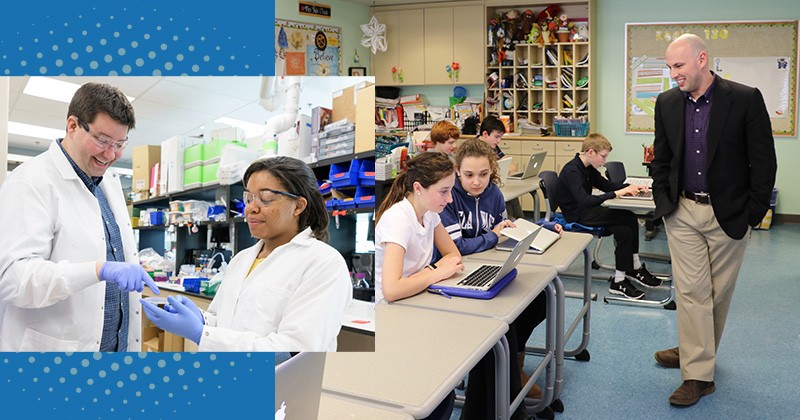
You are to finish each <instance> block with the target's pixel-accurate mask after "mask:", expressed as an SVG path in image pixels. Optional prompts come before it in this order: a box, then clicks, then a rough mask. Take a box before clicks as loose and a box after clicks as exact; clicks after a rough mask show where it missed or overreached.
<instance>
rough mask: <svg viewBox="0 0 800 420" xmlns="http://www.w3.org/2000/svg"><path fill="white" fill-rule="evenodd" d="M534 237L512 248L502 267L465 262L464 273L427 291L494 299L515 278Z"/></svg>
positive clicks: (528, 237) (524, 239)
mask: <svg viewBox="0 0 800 420" xmlns="http://www.w3.org/2000/svg"><path fill="white" fill-rule="evenodd" d="M534 236H535V235H534V234H530V235H528V236H527V237H525V238H523V239H522V240H521V241H520V242H519V244H517V246H516V247H514V250H513V251H511V254H509V256H508V258H507V259H506V261H505V263H503V265H502V266H499V265H492V264H481V263H475V262H465V263H464V271H463V272H462V273H461V274H458V275H456V276H453V277H451V278H449V279H446V280H442V281H440V282H439V283H436V284H432V285H430V286H428V290H429V291H431V292H434V293H437V292H438V293H443V294H446V295H453V296H462V297H470V298H475V299H491V298H493V297H495V296H496V295H497V294H498V293H499V292H500V290H502V289H503V287H505V286H506V285H507V284H508V283H509V282H511V280H513V279H514V277H516V275H517V270H516V269H515V268H516V267H517V264H518V263H519V260H520V259H522V256H523V255H525V250H527V249H528V248H529V247H530V246H531V243H532V242H533V238H534Z"/></svg>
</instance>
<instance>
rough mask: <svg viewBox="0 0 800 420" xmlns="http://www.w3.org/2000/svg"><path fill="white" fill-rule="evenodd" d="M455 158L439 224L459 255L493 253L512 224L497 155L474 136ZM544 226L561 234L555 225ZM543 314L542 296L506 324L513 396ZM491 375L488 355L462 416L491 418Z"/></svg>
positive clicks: (473, 377) (535, 392)
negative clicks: (454, 175) (452, 179)
mask: <svg viewBox="0 0 800 420" xmlns="http://www.w3.org/2000/svg"><path fill="white" fill-rule="evenodd" d="M455 159H456V173H457V175H458V177H457V178H456V183H455V186H454V188H453V201H452V202H451V203H449V204H448V205H447V207H445V209H444V211H442V214H441V219H442V224H443V225H444V228H445V230H446V231H447V233H448V234H449V235H450V237H451V238H452V239H453V241H454V242H455V244H456V246H457V247H458V250H459V252H461V254H462V255H469V254H474V253H478V252H482V251H486V250H489V249H492V248H494V246H495V245H497V242H498V239H499V237H500V230H502V229H503V228H505V227H514V226H515V225H514V223H513V222H511V221H510V220H508V219H506V218H505V217H504V216H503V213H504V211H505V209H506V203H505V200H504V199H503V194H502V193H501V192H500V188H499V186H498V184H499V183H500V176H499V174H498V173H497V170H498V167H497V154H496V153H495V151H494V150H492V148H491V146H489V144H487V143H486V142H484V141H481V140H480V139H477V138H474V139H468V140H466V141H465V142H464V143H462V144H461V145H460V146H459V147H458V149H457V150H456V155H455ZM543 223H544V224H545V227H546V228H548V229H550V230H554V231H556V232H558V233H561V230H562V229H561V226H560V225H559V224H556V223H551V222H543ZM546 313H547V301H546V296H545V294H544V293H541V294H539V296H537V297H536V299H534V300H533V302H531V303H530V305H528V307H527V308H525V310H523V311H522V313H521V314H520V315H519V316H518V317H517V319H516V320H515V321H514V322H512V323H511V324H510V325H509V331H508V332H507V333H506V338H507V340H508V343H509V346H511V347H512V350H516V352H517V357H516V358H514V357H511V358H510V360H509V369H510V376H509V378H510V380H511V388H510V390H511V395H512V398H513V397H514V396H516V395H517V394H518V393H519V391H520V390H521V389H522V384H524V383H525V382H527V381H528V376H527V375H526V374H525V372H524V371H523V369H522V367H523V366H524V362H525V360H524V358H525V346H526V345H527V342H528V339H529V338H530V336H531V333H532V332H533V329H534V328H535V327H536V326H537V325H539V324H540V323H541V322H542V321H543V320H544V319H545V315H546ZM493 372H494V354H493V353H492V352H489V353H487V354H486V356H484V358H483V359H482V360H481V362H479V363H478V365H476V366H475V368H473V369H472V371H471V372H470V375H469V381H468V382H467V384H468V386H467V392H466V400H465V403H464V408H463V410H462V418H464V419H473V418H475V419H482V418H489V417H491V416H492V413H494V389H495V384H494V376H493ZM528 396H529V397H531V398H541V397H542V392H541V390H540V389H539V387H538V386H536V385H535V384H534V386H533V387H532V388H531V390H530V391H529V392H528ZM513 418H526V414H525V409H524V405H520V408H518V409H517V412H515V413H514V416H513Z"/></svg>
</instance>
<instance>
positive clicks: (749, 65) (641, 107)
mask: <svg viewBox="0 0 800 420" xmlns="http://www.w3.org/2000/svg"><path fill="white" fill-rule="evenodd" d="M797 27H798V21H797V20H791V21H769V22H766V21H764V22H675V23H628V24H626V25H625V59H626V61H625V62H626V66H625V80H626V82H625V83H626V84H625V132H626V133H648V132H653V131H654V119H653V115H654V111H655V102H656V97H657V96H658V94H659V93H661V92H663V91H666V90H668V89H670V88H672V87H674V86H675V82H674V81H672V80H671V79H670V77H669V69H668V68H667V66H666V60H665V58H664V52H665V51H666V49H667V45H669V43H670V42H671V41H672V40H674V39H675V38H677V37H679V36H680V35H682V34H684V33H693V34H695V35H697V36H699V37H700V38H702V39H703V40H704V41H705V43H706V46H707V47H708V54H709V68H710V69H711V70H712V71H714V72H715V73H717V74H719V75H720V76H721V77H723V78H724V79H728V80H733V81H736V82H739V83H743V84H745V85H748V86H754V87H757V88H758V89H759V90H760V91H761V93H762V95H763V96H764V102H765V103H766V105H767V111H768V112H769V114H770V119H771V121H772V132H773V134H774V135H777V136H795V134H796V121H797V60H798V43H797Z"/></svg>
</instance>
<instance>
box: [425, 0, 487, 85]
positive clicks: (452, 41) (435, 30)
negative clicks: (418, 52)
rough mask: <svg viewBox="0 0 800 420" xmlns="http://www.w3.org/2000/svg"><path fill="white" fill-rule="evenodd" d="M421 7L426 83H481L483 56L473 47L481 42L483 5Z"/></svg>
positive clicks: (481, 43)
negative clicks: (448, 68) (422, 11)
mask: <svg viewBox="0 0 800 420" xmlns="http://www.w3.org/2000/svg"><path fill="white" fill-rule="evenodd" d="M424 10H425V84H426V85H446V84H479V83H483V56H482V54H481V51H480V50H478V49H476V46H478V45H483V30H482V28H483V26H484V25H483V7H482V6H479V5H476V6H456V7H430V8H426V9H424ZM448 66H449V67H450V72H448V71H447V67H448ZM455 66H457V67H458V70H457V71H456V70H455V69H454V67H455Z"/></svg>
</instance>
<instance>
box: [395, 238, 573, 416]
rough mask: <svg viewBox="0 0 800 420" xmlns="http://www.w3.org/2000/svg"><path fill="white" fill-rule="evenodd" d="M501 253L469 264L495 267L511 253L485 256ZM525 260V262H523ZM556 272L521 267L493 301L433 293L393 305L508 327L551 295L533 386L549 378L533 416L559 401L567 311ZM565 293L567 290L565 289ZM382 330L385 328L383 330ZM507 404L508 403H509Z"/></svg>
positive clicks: (470, 258)
mask: <svg viewBox="0 0 800 420" xmlns="http://www.w3.org/2000/svg"><path fill="white" fill-rule="evenodd" d="M492 252H498V251H494V250H491V251H485V252H482V253H478V254H473V255H468V256H465V257H464V259H465V260H467V261H490V262H491V263H493V264H494V263H500V264H502V262H504V261H505V260H506V259H507V258H508V255H509V254H508V253H507V252H506V253H504V255H503V258H502V261H499V262H498V261H494V260H487V259H486V258H487V257H486V256H484V254H486V253H492ZM523 259H524V258H523ZM556 279H557V277H556V271H555V270H554V269H553V268H551V267H544V266H533V265H522V264H520V265H517V277H516V278H515V279H514V280H513V281H511V282H510V283H509V284H508V285H507V286H506V287H505V288H504V289H503V290H502V291H501V292H500V293H499V294H498V295H497V296H495V297H493V298H492V299H470V298H461V297H457V296H454V297H452V298H451V299H448V298H445V297H443V296H440V295H437V294H432V293H424V292H423V293H420V294H418V295H416V296H412V297H410V298H406V299H402V300H399V301H397V302H395V303H393V304H392V305H393V306H407V307H415V308H425V309H432V310H438V311H447V312H451V313H456V314H464V315H478V316H483V317H490V318H495V319H500V320H502V321H503V322H505V323H506V324H510V323H512V322H514V320H515V319H517V317H518V316H519V314H520V313H522V311H523V310H525V308H527V307H528V305H530V304H531V302H533V300H534V299H535V298H536V297H537V296H539V294H540V293H541V292H542V291H544V290H546V291H547V293H546V295H547V302H548V304H547V308H548V314H547V319H548V320H551V321H552V323H548V324H547V338H548V339H547V340H546V343H545V351H544V356H545V357H544V359H543V360H542V362H541V363H540V364H539V366H538V367H537V369H536V371H535V373H534V374H533V375H531V381H530V382H531V385H532V382H533V381H534V380H535V379H536V377H537V376H538V375H539V374H540V373H541V372H542V371H543V370H544V371H545V372H546V374H545V382H546V385H545V390H544V395H543V397H542V401H541V402H540V403H539V404H538V405H537V406H536V407H534V408H532V411H533V412H539V411H541V410H543V409H544V408H545V407H546V406H548V405H549V404H550V403H551V402H552V401H553V399H555V396H556V394H555V390H556V388H555V380H556V374H557V367H556V364H555V363H556V361H555V359H556V354H557V353H559V352H563V345H562V346H561V349H560V350H559V348H558V344H557V343H558V341H557V335H559V334H560V333H559V332H557V331H558V330H556V325H557V324H556V323H557V321H558V316H557V314H556V311H557V310H558V308H561V309H562V311H563V298H562V300H561V302H560V303H559V302H557V300H558V299H557V297H556V296H557V295H558V292H557V291H556V289H557V286H553V283H555V280H556ZM562 289H563V288H562ZM380 328H382V327H380ZM509 357H516V356H515V355H514V354H511V353H509ZM525 394H527V391H525V390H523V392H521V393H520V395H519V396H518V397H517V398H516V399H515V400H514V402H513V404H511V406H510V407H509V412H514V410H515V409H516V408H517V406H519V404H521V403H522V400H523V399H524V396H525ZM505 401H508V399H506V400H505Z"/></svg>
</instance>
